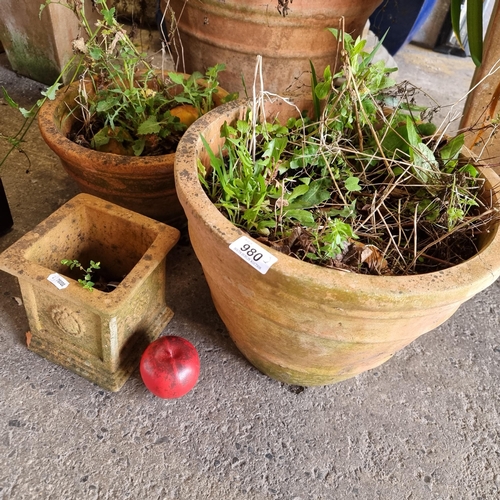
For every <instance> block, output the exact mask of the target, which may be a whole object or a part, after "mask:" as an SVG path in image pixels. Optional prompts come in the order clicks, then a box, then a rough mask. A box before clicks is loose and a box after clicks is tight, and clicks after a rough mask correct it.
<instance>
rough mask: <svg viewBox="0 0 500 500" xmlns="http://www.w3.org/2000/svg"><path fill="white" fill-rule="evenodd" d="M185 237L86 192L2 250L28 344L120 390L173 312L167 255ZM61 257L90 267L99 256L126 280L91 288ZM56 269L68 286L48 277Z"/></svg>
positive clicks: (2, 266)
mask: <svg viewBox="0 0 500 500" xmlns="http://www.w3.org/2000/svg"><path fill="white" fill-rule="evenodd" d="M178 238H179V232H178V231H177V230H176V229H174V228H172V227H169V226H166V225H165V224H162V223H160V222H156V221H154V220H152V219H149V218H147V217H144V216H142V215H139V214H137V213H135V212H132V211H130V210H127V209H125V208H122V207H119V206H117V205H114V204H112V203H109V202H107V201H104V200H101V199H100V198H96V197H94V196H91V195H88V194H80V195H78V196H76V197H74V198H73V199H72V200H70V201H68V202H67V203H66V204H65V205H63V206H62V207H61V208H59V209H58V210H57V211H56V212H54V213H53V214H52V215H51V216H49V217H48V218H47V219H45V220H44V221H43V222H41V223H40V224H39V225H38V226H37V227H36V228H35V229H33V230H32V231H30V232H29V233H27V234H26V235H24V236H23V237H22V238H21V239H20V240H18V241H17V242H16V243H14V244H13V245H12V246H11V247H9V248H8V249H7V250H5V251H4V252H3V253H2V254H1V255H0V269H2V270H4V271H6V272H8V273H10V274H12V275H14V276H16V277H17V278H18V280H19V285H20V288H21V293H22V297H23V301H24V306H25V308H26V314H27V316H28V321H29V325H30V330H31V341H30V342H29V348H30V349H31V350H32V351H34V352H36V353H38V354H40V355H42V356H44V357H45V358H47V359H49V360H50V361H52V362H54V363H57V364H59V365H62V366H64V367H66V368H68V369H70V370H72V371H73V372H75V373H77V374H78V375H81V376H82V377H85V378H87V379H88V380H90V381H92V382H95V383H96V384H98V385H99V386H101V387H103V388H104V389H107V390H109V391H117V390H119V389H120V388H121V387H122V386H123V384H124V383H125V382H126V380H127V379H128V377H129V376H130V374H131V373H132V371H133V370H134V369H135V368H136V367H137V365H138V362H139V359H140V356H141V354H142V352H143V350H144V349H145V347H146V346H147V345H148V344H149V343H150V342H152V341H153V340H155V339H156V338H157V337H158V336H159V334H160V333H161V332H162V330H163V329H164V328H165V326H166V325H167V323H168V322H169V321H170V319H171V318H172V315H173V312H172V311H171V309H169V307H168V306H167V304H166V296H165V295H166V262H165V261H166V256H167V254H168V252H169V251H170V249H171V248H172V247H173V246H174V245H175V243H176V242H177V240H178ZM61 259H77V260H79V261H80V262H81V263H82V264H83V265H84V266H85V267H86V266H87V265H88V262H89V260H90V259H92V260H94V261H96V262H100V263H101V267H102V268H105V269H106V270H107V271H108V272H109V273H110V274H112V275H113V276H117V277H120V279H121V278H122V277H123V279H122V281H121V282H120V283H119V285H118V286H117V287H116V288H115V289H114V290H113V291H111V292H109V293H105V292H102V291H99V290H97V289H94V290H92V291H89V290H86V289H84V288H83V287H82V286H81V285H80V284H79V283H78V281H77V278H78V276H76V275H75V276H74V277H75V278H76V279H73V278H72V277H71V276H73V275H72V274H71V275H69V274H68V273H69V268H68V267H66V266H63V265H62V264H61V263H60V262H61ZM54 273H57V274H58V275H65V276H63V279H65V280H66V281H67V282H69V285H68V286H66V288H63V289H59V288H58V287H57V286H56V285H55V284H53V283H52V282H51V281H49V280H48V279H47V278H48V277H49V276H50V275H53V274H54ZM71 273H72V271H71ZM55 281H56V282H57V281H58V280H57V279H56V280H55Z"/></svg>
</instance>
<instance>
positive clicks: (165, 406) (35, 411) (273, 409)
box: [0, 47, 500, 500]
mask: <svg viewBox="0 0 500 500" xmlns="http://www.w3.org/2000/svg"><path fill="white" fill-rule="evenodd" d="M396 59H397V61H398V63H399V65H400V71H399V78H400V79H404V78H406V77H409V78H411V79H413V80H414V81H415V83H417V84H419V85H421V86H422V87H424V88H426V89H427V90H428V91H430V92H431V93H432V94H433V95H434V96H435V97H436V99H437V100H439V101H441V102H444V103H453V102H454V101H455V100H456V99H457V98H459V97H460V96H461V95H462V94H463V93H464V92H466V91H467V87H468V82H469V81H470V77H471V75H472V66H471V64H470V61H468V60H462V59H457V58H453V57H451V58H450V57H448V56H442V55H438V54H433V53H432V52H427V51H423V50H422V49H418V48H417V47H408V48H407V49H405V50H404V51H403V52H402V53H401V54H399V55H398V56H397V57H396ZM0 83H1V84H3V85H7V86H8V87H9V89H11V90H12V91H13V92H15V93H16V95H17V96H18V98H20V99H21V100H26V101H30V100H33V99H36V98H37V97H38V96H37V92H38V90H39V85H37V84H33V83H30V82H26V81H24V80H22V79H19V78H18V77H16V76H15V75H13V74H12V73H9V71H8V70H7V69H5V67H0ZM16 123H19V119H18V117H17V115H15V114H13V113H12V112H10V111H9V109H8V108H7V106H5V105H4V104H3V103H0V132H2V133H3V134H8V133H10V132H11V131H12V127H14V126H15V124H16ZM2 147H4V146H2ZM25 150H26V153H27V155H28V157H29V158H30V161H31V169H30V173H29V174H26V173H25V170H26V167H27V160H26V157H25V156H24V155H21V154H18V153H16V155H15V156H14V157H13V158H12V160H11V161H10V162H9V164H8V165H7V168H6V169H5V170H4V171H3V172H1V176H2V179H3V181H4V184H5V187H6V190H7V193H8V196H9V200H10V203H11V207H12V211H13V216H14V219H15V227H14V229H13V231H12V232H10V233H9V234H7V235H6V236H4V237H2V238H0V250H2V249H4V248H6V247H7V246H8V245H10V244H11V243H12V242H14V241H15V240H17V239H18V238H19V237H20V236H21V235H22V234H24V233H25V232H26V231H28V230H29V229H31V228H33V227H34V226H35V225H36V224H37V223H38V222H40V221H41V220H43V219H44V218H45V217H46V216H48V215H49V214H50V213H51V212H52V211H54V210H55V209H56V208H57V207H58V206H60V205H61V204H62V203H64V202H65V201H66V200H67V199H69V198H71V197H72V196H73V195H74V194H76V193H77V188H76V187H75V185H74V184H73V183H72V182H71V181H70V180H69V179H68V178H67V176H66V174H65V173H64V172H63V170H62V169H61V167H60V166H59V163H58V160H57V158H56V157H54V155H53V154H52V153H51V152H50V150H49V149H48V148H47V147H46V146H45V145H44V143H43V142H42V141H41V139H40V137H39V135H38V133H37V131H36V130H35V129H33V130H32V132H31V134H30V135H29V137H28V140H27V142H26V145H25ZM169 272H170V283H169V292H168V293H169V297H170V303H171V306H172V308H173V309H174V311H175V317H174V319H173V320H172V322H171V323H170V324H169V326H168V327H167V328H166V330H165V332H164V333H165V334H167V335H168V334H176V335H181V336H183V337H185V338H187V339H189V340H190V341H191V342H193V343H194V344H195V346H196V347H197V349H198V350H199V353H200V357H201V361H202V372H201V376H200V380H199V382H198V384H197V386H196V387H195V389H194V390H193V391H192V392H191V393H189V394H188V395H187V396H185V397H184V398H182V399H179V400H175V401H167V400H161V399H158V398H156V397H154V396H153V395H152V394H150V393H149V392H148V391H147V390H146V388H145V387H144V386H143V384H142V382H141V379H140V376H139V373H138V372H136V373H134V374H133V376H132V377H131V379H130V380H129V381H128V382H127V383H126V385H125V386H124V388H123V389H122V390H121V391H120V392H118V393H107V392H105V391H103V390H101V389H100V388H99V387H97V386H95V385H93V384H92V383H89V382H87V381H86V380H84V379H81V378H79V377H77V376H76V375H73V374H72V373H71V372H69V371H67V370H65V369H64V368H61V367H59V366H56V365H53V364H51V363H49V362H48V361H46V360H44V359H42V358H41V357H39V356H37V355H36V354H33V353H32V352H30V351H28V350H27V348H26V346H25V339H24V335H25V332H26V331H27V330H28V324H27V320H26V316H25V313H24V308H23V306H22V305H21V304H20V300H19V297H20V292H19V288H18V285H17V283H16V281H15V280H14V279H13V278H11V277H10V276H8V275H7V274H5V273H2V272H0V499H3V500H24V499H26V500H31V499H44V500H45V499H53V500H73V499H75V500H80V499H87V498H88V499H100V500H101V499H102V500H104V499H106V500H108V499H109V500H114V499H119V500H121V499H140V500H150V499H151V500H153V499H179V500H191V499H195V500H198V499H200V500H202V499H220V500H222V499H224V500H264V499H265V500H274V499H279V500H319V499H325V500H329V499H366V500H374V499H381V500H403V499H412V500H415V499H418V500H419V499H454V500H456V499H471V500H478V499H488V500H489V499H496V498H499V497H500V445H499V443H500V436H499V429H500V416H499V406H500V404H499V390H500V389H499V388H500V368H499V362H500V334H499V316H498V303H499V299H500V286H499V284H498V283H495V284H494V285H492V286H491V287H490V288H489V289H488V290H486V291H484V292H483V293H481V294H480V295H479V296H477V297H476V298H474V299H473V300H471V301H469V302H468V303H467V304H465V305H464V306H463V307H462V308H461V309H460V310H459V311H458V312H457V313H456V314H455V316H453V318H452V319H450V320H449V321H448V322H446V323H445V324H444V325H442V326H441V327H440V328H438V329H436V330H434V331H433V332H431V333H428V334H426V335H424V336H423V337H421V338H420V339H418V340H417V341H415V342H414V343H413V344H411V345H410V346H408V347H407V348H406V349H404V350H403V351H402V352H400V353H399V354H397V355H396V356H394V357H393V358H392V359H391V360H390V361H389V362H387V363H386V364H385V365H383V366H381V367H379V368H377V369H375V370H372V371H370V372H367V373H365V374H362V375H360V376H358V377H356V378H354V379H351V380H348V381H345V382H342V383H339V384H337V385H334V386H329V387H318V388H308V389H305V390H302V388H298V387H289V386H286V385H283V384H281V383H279V382H276V381H273V380H271V379H269V378H267V377H266V376H264V375H262V374H260V373H259V372H258V371H257V370H256V369H254V368H253V367H252V366H251V365H249V364H248V363H247V362H246V361H245V359H244V358H243V357H242V356H241V355H240V354H239V352H238V351H237V349H236V348H235V346H234V345H233V343H232V341H231V340H230V338H229V336H228V334H227V331H226V330H225V327H224V325H223V324H222V322H221V321H220V319H219V318H218V316H217V314H216V312H215V310H214V307H213V305H212V302H211V299H210V294H209V291H208V289H207V285H206V283H205V280H204V277H203V274H202V271H201V269H200V266H199V265H198V263H197V260H196V258H195V256H194V255H193V252H192V250H191V248H190V247H189V244H187V243H185V242H184V244H182V245H179V246H177V247H176V248H175V249H174V250H173V251H172V253H171V254H170V258H169Z"/></svg>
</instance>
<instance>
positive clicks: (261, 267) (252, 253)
mask: <svg viewBox="0 0 500 500" xmlns="http://www.w3.org/2000/svg"><path fill="white" fill-rule="evenodd" d="M229 248H230V249H231V250H232V251H233V252H234V253H235V254H237V255H239V256H240V257H241V258H242V259H243V260H244V261H245V262H246V263H248V264H250V265H251V266H252V267H254V268H255V269H257V271H259V273H261V274H266V273H267V271H269V268H270V267H271V266H272V265H273V264H274V263H275V262H276V261H277V260H278V259H277V258H276V257H275V256H274V255H272V254H270V253H269V252H268V251H267V250H266V249H265V248H263V247H261V246H260V245H258V244H257V243H255V241H252V240H251V239H250V238H247V237H246V236H242V237H241V238H238V239H237V240H236V241H233V243H231V244H230V245H229Z"/></svg>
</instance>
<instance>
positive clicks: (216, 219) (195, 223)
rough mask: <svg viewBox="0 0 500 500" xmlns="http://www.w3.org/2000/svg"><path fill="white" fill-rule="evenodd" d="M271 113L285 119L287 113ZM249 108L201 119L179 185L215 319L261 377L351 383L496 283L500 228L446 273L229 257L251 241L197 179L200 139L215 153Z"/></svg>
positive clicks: (179, 165) (202, 155)
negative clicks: (358, 270) (392, 272)
mask: <svg viewBox="0 0 500 500" xmlns="http://www.w3.org/2000/svg"><path fill="white" fill-rule="evenodd" d="M275 105H276V106H277V108H276V110H277V111H279V112H280V115H279V116H280V117H283V119H285V118H286V115H287V113H288V111H287V110H289V109H290V106H286V105H284V104H283V103H276V104H275ZM280 108H283V109H282V110H281V111H280ZM246 109H247V106H246V103H244V106H242V103H241V101H239V102H238V101H236V102H232V103H229V104H227V105H224V106H221V107H220V108H217V109H216V110H214V111H212V112H210V113H209V114H207V115H206V116H204V117H202V118H201V119H199V120H198V121H197V122H196V123H195V124H194V125H193V126H192V127H191V128H190V129H189V131H188V132H187V133H186V134H185V135H184V137H183V139H182V140H181V142H180V144H179V147H178V150H177V151H178V152H177V159H176V165H175V180H176V187H177V193H178V196H179V199H180V201H181V203H182V205H183V207H184V210H185V211H186V215H187V218H188V227H189V234H190V237H191V242H192V245H193V248H194V250H195V252H196V255H197V256H198V259H199V261H200V262H201V265H202V266H203V270H204V273H205V276H206V279H207V282H208V284H209V286H210V291H211V294H212V297H213V300H214V304H215V306H216V308H217V311H218V312H219V314H220V316H221V318H222V320H223V321H224V323H225V324H226V326H227V328H228V330H229V333H230V335H231V337H232V339H233V340H234V342H235V343H236V345H237V347H238V348H239V349H240V350H241V352H242V353H243V354H244V355H245V356H246V357H247V358H248V360H249V361H250V362H251V363H253V364H254V365H255V366H256V367H257V368H258V369H259V370H261V371H262V372H264V373H265V374H267V375H269V376H271V377H273V378H276V379H278V380H281V381H283V382H287V383H291V384H299V385H305V386H308V385H323V384H330V383H333V382H338V381H340V380H343V379H347V378H349V377H353V376H354V375H357V374H359V373H361V372H363V371H365V370H368V369H370V368H374V367H376V366H378V365H380V364H381V363H383V362H385V361H387V360H388V359H389V358H390V357H391V356H393V355H394V353H395V352H397V351H398V350H400V349H401V348H403V347H404V346H406V345H407V344H409V343H410V342H412V341H413V340H414V339H416V338H417V337H418V336H420V335H422V334H423V333H426V332H428V331H430V330H432V329H433V328H436V327H437V326H438V325H440V324H441V323H443V322H444V321H446V320H447V319H448V318H449V317H450V316H451V315H452V314H453V313H454V312H455V311H456V310H457V308H458V307H459V306H460V305H461V304H462V303H463V302H465V301H466V300H468V299H470V298H471V297H473V296H474V295H475V294H477V293H478V292H480V291H481V290H483V289H484V288H486V287H487V286H489V285H490V284H491V283H493V282H494V281H495V279H496V278H497V277H498V276H499V274H500V233H499V231H498V225H495V226H494V227H492V228H491V231H490V232H489V234H487V235H486V237H485V238H484V241H483V242H482V244H481V248H480V251H479V252H478V254H477V255H476V256H475V257H474V258H472V259H470V260H468V261H466V262H464V263H462V264H460V265H457V266H455V267H451V268H449V269H446V270H444V271H440V272H435V273H430V274H424V275H416V276H409V277H404V276H398V277H391V276H369V275H361V274H355V273H346V272H342V271H339V270H334V269H326V268H323V267H319V266H315V265H313V264H308V263H305V262H302V261H299V260H296V259H294V258H292V257H289V256H286V255H283V254H280V253H278V252H275V251H274V250H272V249H270V248H267V247H266V249H267V250H268V251H269V252H270V253H271V254H272V255H274V256H275V257H276V258H277V262H276V263H275V264H274V265H272V266H271V268H270V269H269V271H268V272H267V273H266V274H260V273H259V272H258V271H257V270H255V269H254V268H253V267H251V266H250V265H248V264H247V263H246V262H245V261H244V260H242V259H241V258H240V257H239V256H238V255H237V254H236V253H234V252H233V251H231V250H230V249H229V245H231V244H232V243H233V242H235V241H236V240H237V239H238V238H240V237H241V236H242V235H244V234H245V233H244V232H243V231H241V230H240V229H238V228H236V227H235V226H233V225H232V224H231V223H230V222H229V221H228V220H227V219H226V218H225V217H224V216H223V215H222V214H221V213H220V212H219V211H218V210H217V208H216V207H215V206H214V205H213V204H212V203H211V201H210V200H209V198H208V197H207V196H206V194H205V192H204V191H203V189H202V187H201V184H200V182H199V180H198V167H197V161H198V159H201V161H202V162H203V164H204V165H205V166H206V167H208V166H209V158H208V155H207V152H206V150H205V148H204V146H203V143H202V140H201V136H203V137H204V138H205V139H206V140H207V141H208V143H209V144H210V146H211V148H212V150H213V151H217V150H218V147H219V145H221V144H222V142H223V139H221V138H220V127H221V125H222V124H223V123H224V122H225V121H227V122H228V123H232V122H234V121H235V120H236V119H238V118H240V119H243V117H244V111H245V110H246ZM483 174H484V176H485V177H486V179H487V180H488V182H489V184H491V185H497V184H498V183H499V181H500V179H499V178H498V176H497V175H496V174H495V173H494V172H492V171H491V170H489V169H485V170H484V171H483ZM253 241H254V242H255V240H253ZM255 243H257V242H255Z"/></svg>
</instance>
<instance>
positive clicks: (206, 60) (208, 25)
mask: <svg viewBox="0 0 500 500" xmlns="http://www.w3.org/2000/svg"><path fill="white" fill-rule="evenodd" d="M381 2H382V0H294V1H293V3H292V2H291V1H283V0H282V1H278V0H273V1H271V2H262V1H261V0H225V1H221V0H203V1H202V2H200V1H198V0H161V3H160V5H161V10H162V13H163V12H164V13H166V17H168V15H169V11H168V8H167V6H168V7H169V8H171V9H172V11H173V12H174V14H175V20H176V23H177V28H178V31H177V35H176V36H171V42H172V44H171V49H172V54H173V56H174V60H175V61H176V63H177V68H178V70H180V71H186V72H188V73H190V72H192V71H194V70H198V71H203V69H204V68H207V67H209V66H213V65H214V64H216V63H225V64H226V66H227V69H226V71H225V72H223V73H222V74H221V75H220V82H221V85H222V86H223V87H224V88H226V89H227V90H228V91H230V92H237V91H239V92H241V91H243V90H244V86H243V84H242V78H243V79H244V81H245V86H246V88H247V90H248V93H249V94H250V93H251V88H252V85H253V81H254V71H255V62H256V56H257V55H258V54H260V55H261V56H262V58H263V71H264V85H265V89H266V90H269V91H272V92H279V93H282V94H283V93H285V92H299V91H300V90H301V88H302V86H303V84H306V85H309V83H310V73H309V71H310V66H309V60H311V61H312V62H313V63H314V65H315V67H316V68H325V67H326V66H327V65H328V64H331V65H332V66H334V65H335V62H336V49H337V42H336V39H335V38H334V37H333V35H332V34H331V33H330V32H328V30H327V28H339V20H340V18H341V17H342V16H343V17H344V18H345V31H346V32H348V33H351V34H352V35H353V36H354V37H356V36H359V35H361V34H362V31H363V27H364V26H365V23H366V21H367V19H368V17H369V16H370V14H371V13H372V12H373V11H374V10H375V8H376V7H377V6H378V5H379V4H380V3H381ZM280 5H281V6H282V7H280V10H281V13H280V12H279V11H278V7H279V6H280ZM181 46H182V47H181ZM289 87H290V88H289Z"/></svg>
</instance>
